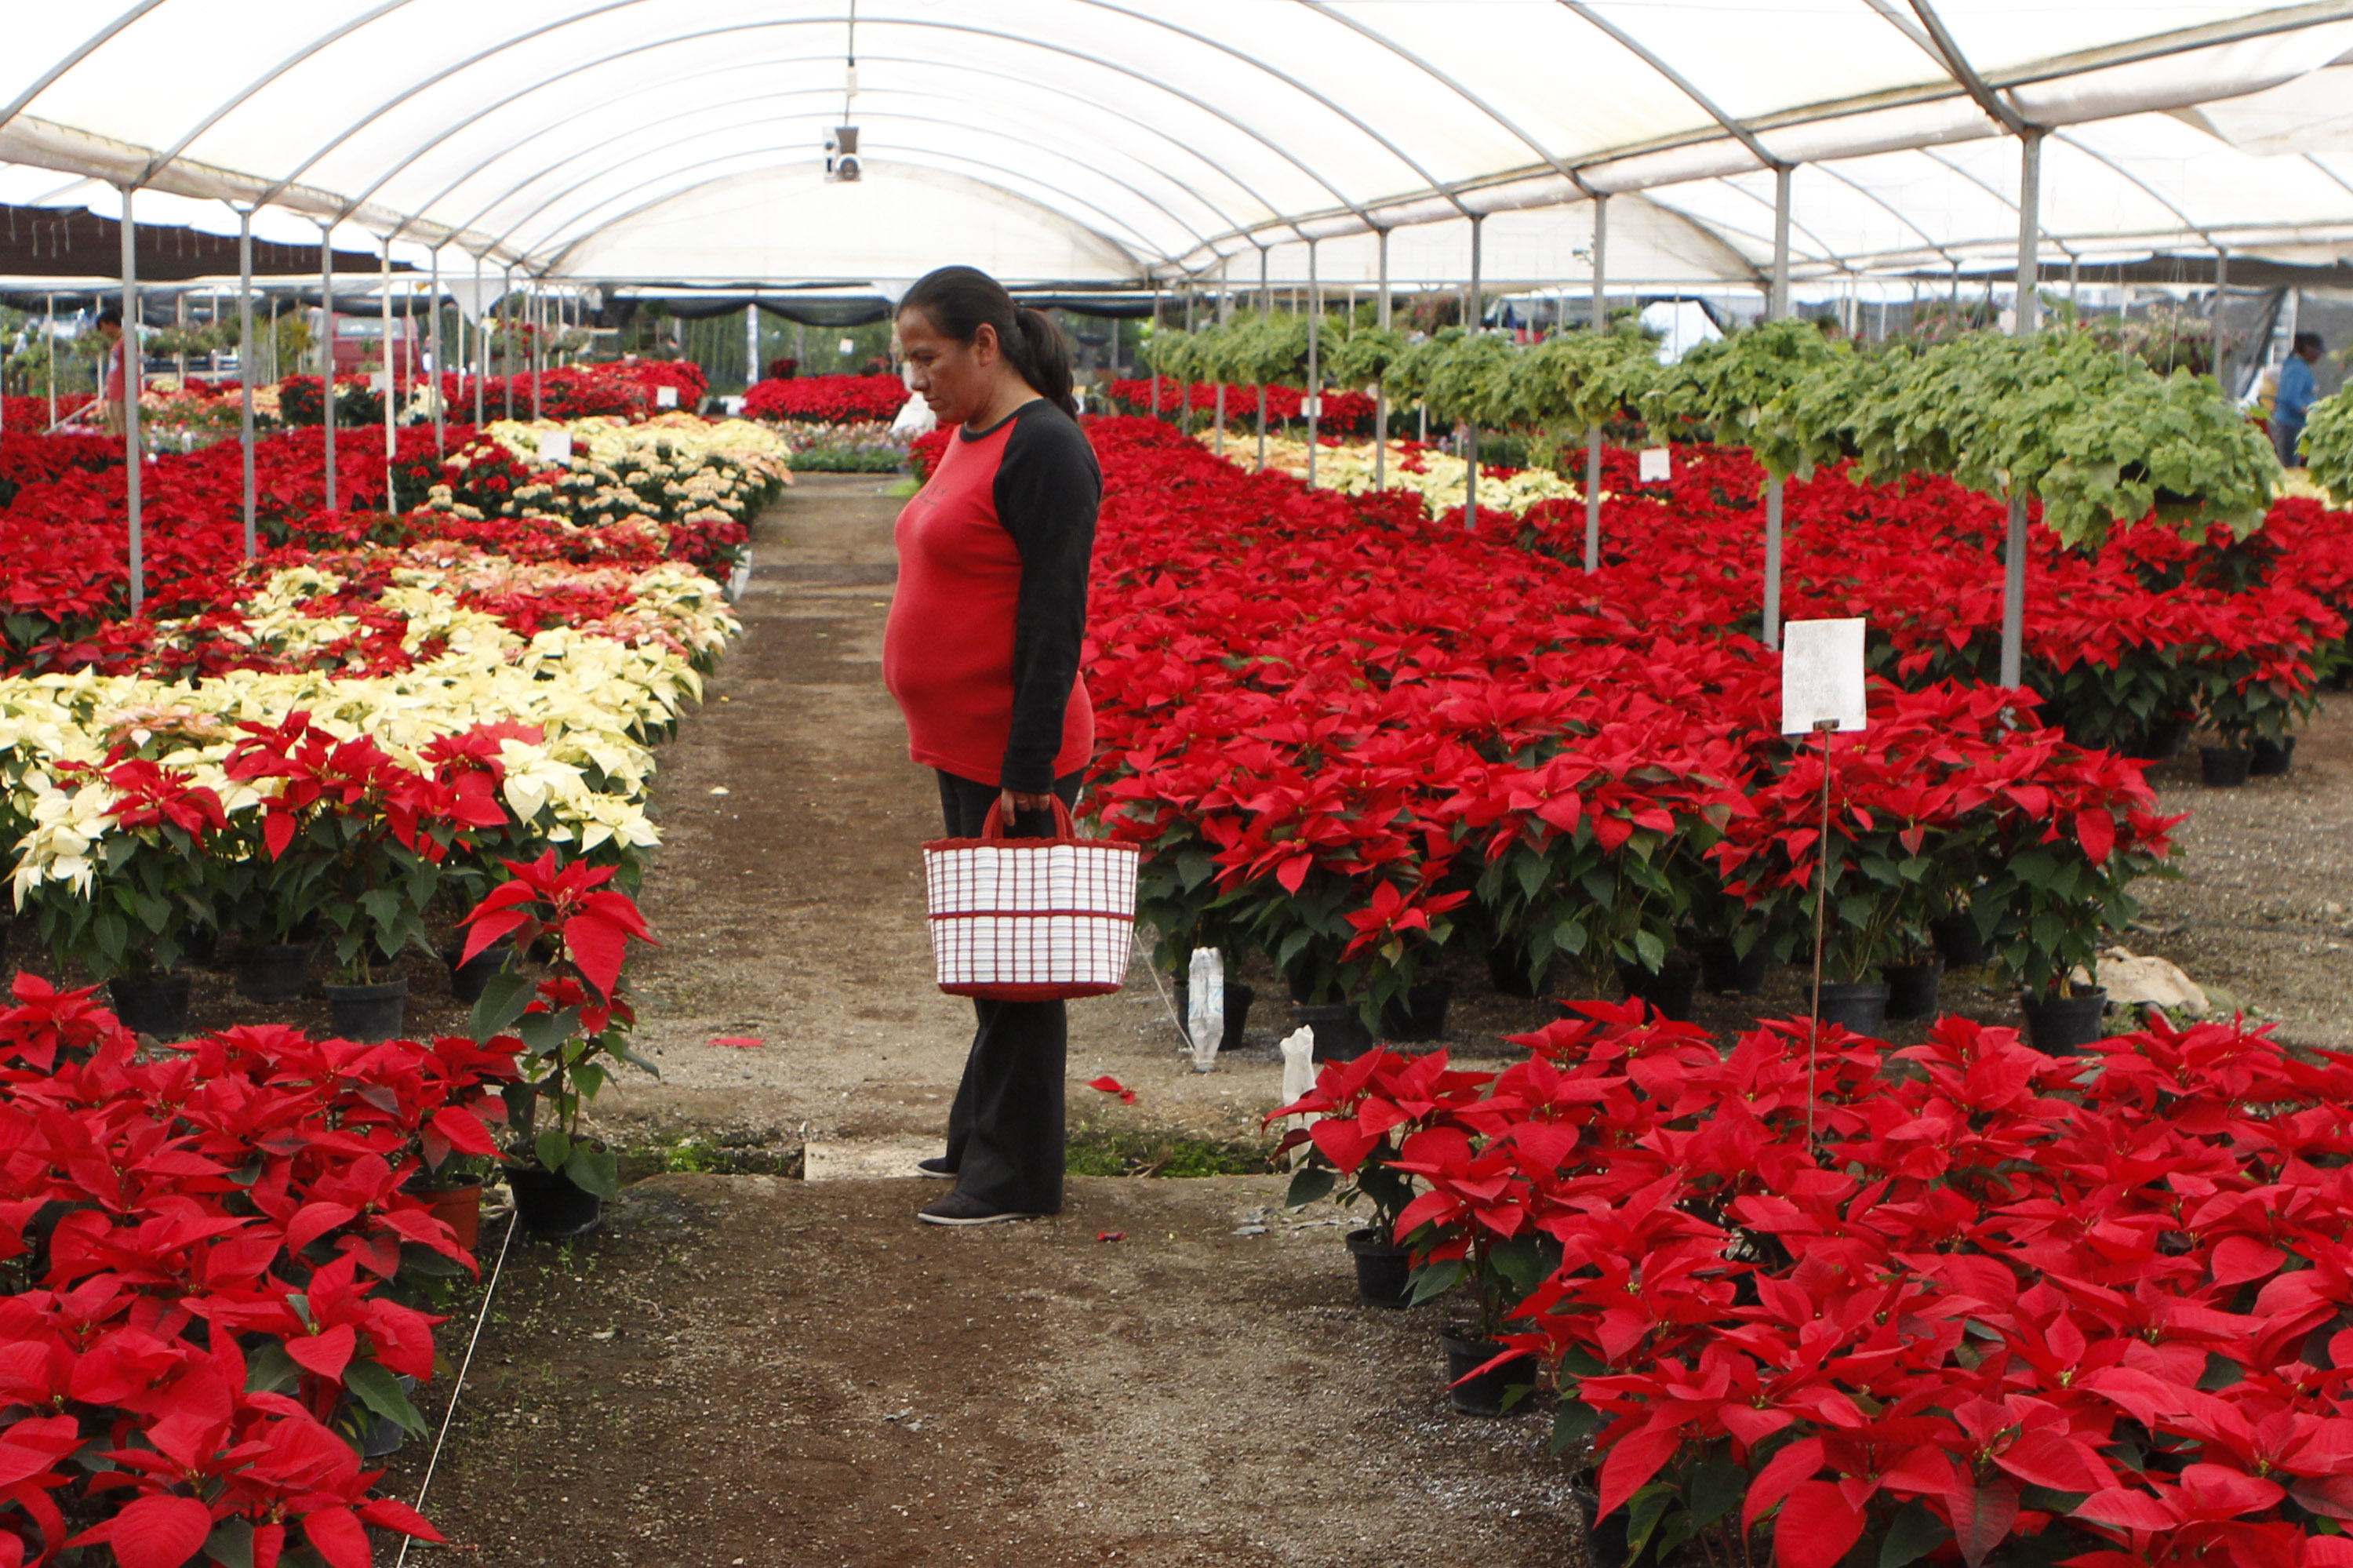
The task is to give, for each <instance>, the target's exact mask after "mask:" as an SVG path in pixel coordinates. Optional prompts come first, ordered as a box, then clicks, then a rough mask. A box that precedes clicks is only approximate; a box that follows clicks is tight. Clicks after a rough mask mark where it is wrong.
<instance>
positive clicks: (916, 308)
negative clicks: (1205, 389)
mask: <svg viewBox="0 0 2353 1568" xmlns="http://www.w3.org/2000/svg"><path fill="white" fill-rule="evenodd" d="M898 331H899V344H900V350H901V352H902V354H903V355H905V356H906V363H907V366H908V369H909V370H910V372H911V373H912V375H911V376H910V381H911V384H912V388H913V391H914V392H916V393H917V394H919V395H920V396H921V397H923V400H924V401H925V402H926V403H927V404H928V405H929V407H930V409H931V412H932V414H933V415H934V417H935V418H937V419H938V420H939V423H940V426H941V428H943V429H954V430H955V439H954V440H950V441H949V442H948V444H947V447H946V449H945V450H944V451H943V452H942V453H941V454H940V459H939V465H938V467H936V468H935V469H934V471H933V472H932V477H931V478H930V479H929V480H927V481H926V482H924V484H923V489H922V490H920V491H918V492H917V493H916V494H915V497H914V499H913V500H912V501H910V502H908V503H907V507H906V510H905V511H903V512H902V513H900V514H899V524H898V532H897V542H898V546H899V589H898V592H897V593H896V594H894V595H893V596H892V600H891V616H890V620H889V621H888V623H887V624H886V625H885V626H884V628H883V632H882V683H883V685H884V686H885V687H887V688H888V689H889V691H890V693H891V694H892V697H894V698H896V699H897V701H898V704H899V709H900V712H901V713H902V714H903V715H905V716H906V720H907V742H908V746H907V749H908V752H909V754H910V756H911V757H912V758H913V760H915V761H916V762H919V763H922V764H923V765H925V766H927V767H929V768H934V769H935V770H937V772H938V774H939V786H940V808H941V814H942V815H943V816H944V817H945V819H946V821H947V831H948V836H949V837H951V838H959V839H967V838H977V837H979V836H980V833H981V831H982V827H983V824H984V822H985V821H986V820H987V816H988V814H989V812H990V810H992V809H994V810H997V812H998V813H999V814H1000V816H1001V817H1002V819H1003V821H1004V825H1005V832H1006V833H1007V835H1008V837H1015V838H1028V837H1051V836H1053V832H1054V829H1055V826H1056V818H1055V812H1056V810H1057V809H1058V808H1062V809H1067V808H1068V807H1069V806H1070V805H1071V804H1072V803H1074V802H1075V801H1076V800H1078V793H1079V780H1080V777H1081V775H1082V773H1083V772H1084V771H1085V768H1086V765H1087V763H1088V761H1089V759H1090V758H1092V756H1093V752H1094V709H1093V707H1092V705H1090V703H1089V702H1088V700H1087V688H1086V683H1085V682H1084V681H1082V680H1081V679H1080V677H1079V654H1080V646H1081V643H1082V641H1083V640H1084V638H1085V636H1086V623H1087V569H1088V564H1089V562H1090V560H1091V558H1092V553H1093V549H1094V535H1095V510H1096V507H1097V506H1098V505H1099V504H1100V503H1101V502H1102V500H1103V471H1102V469H1101V468H1100V467H1099V466H1098V465H1097V464H1096V461H1095V454H1094V449H1093V448H1092V446H1090V445H1089V444H1088V442H1087V437H1086V432H1085V431H1084V430H1082V429H1080V428H1079V422H1078V405H1077V403H1076V401H1075V400H1074V399H1073V397H1072V396H1071V393H1072V387H1071V349H1070V344H1069V343H1068V342H1067V341H1065V340H1064V338H1063V336H1062V334H1061V332H1060V329H1058V328H1057V327H1056V326H1055V325H1054V323H1052V322H1050V321H1049V320H1047V319H1046V318H1045V317H1044V316H1043V315H1040V314H1039V313H1038V312H1036V311H1033V310H1025V309H1023V308H1022V307H1021V306H1019V305H1017V304H1016V303H1014V302H1013V297H1012V296H1011V295H1009V294H1008V293H1007V292H1006V291H1005V290H1004V288H1003V287H1002V286H1001V285H999V284H998V283H997V281H996V280H994V279H992V278H990V277H988V276H987V274H985V273H982V272H979V271H976V270H974V269H972V268H970V267H943V268H941V269H940V270H937V271H935V272H933V273H930V274H929V275H927V276H925V277H924V278H923V279H922V280H921V281H918V282H917V283H916V284H915V286H914V287H913V288H912V289H910V290H908V291H907V292H906V294H905V295H904V296H903V297H902V300H901V302H900V305H899V320H898ZM973 1005H974V1007H975V1009H976V1012H977V1013H978V1015H979V1016H978V1020H977V1023H978V1027H977V1029H976V1032H975V1033H974V1035H973V1042H972V1054H971V1055H970V1057H969V1058H968V1059H967V1060H966V1061H965V1069H964V1081H963V1083H962V1085H961V1086H959V1087H958V1088H957V1089H956V1097H955V1105H954V1106H953V1107H950V1109H949V1111H948V1139H947V1152H946V1153H945V1154H944V1155H940V1156H937V1157H935V1158H934V1159H930V1160H921V1161H919V1162H918V1167H919V1169H920V1170H921V1171H923V1174H925V1175H927V1176H936V1177H941V1178H944V1179H948V1180H953V1181H955V1191H954V1192H950V1193H948V1194H947V1195H946V1196H945V1197H944V1198H940V1199H937V1200H935V1201H934V1202H930V1203H927V1204H925V1205H924V1206H923V1210H922V1212H921V1213H920V1214H919V1216H918V1217H919V1218H920V1219H921V1220H923V1223H925V1224H934V1225H985V1224H992V1223H994V1222H996V1221H999V1220H1018V1219H1027V1218H1031V1217H1035V1216H1038V1215H1041V1214H1051V1213H1060V1210H1061V1207H1062V1159H1063V1122H1062V1087H1063V1084H1062V1080H1063V1073H1064V1068H1065V1065H1066V1063H1065V1058H1066V1056H1067V1054H1068V1051H1069V1023H1068V1019H1067V1017H1066V1015H1065V1013H1064V1012H1063V1003H1061V1002H1060V1001H989V1000H976V1001H975V1002H974V1004H973Z"/></svg>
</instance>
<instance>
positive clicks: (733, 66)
mask: <svg viewBox="0 0 2353 1568" xmlns="http://www.w3.org/2000/svg"><path fill="white" fill-rule="evenodd" d="M812 58H813V57H812ZM862 58H867V59H876V60H882V61H885V62H889V63H894V64H913V65H920V66H926V67H932V68H934V69H952V70H961V71H963V72H965V74H967V75H974V76H987V77H991V78H994V79H999V80H1004V81H1011V82H1017V83H1018V84H1020V85H1021V86H1023V87H1025V88H1028V89H1029V90H1033V91H1044V92H1050V93H1053V94H1054V95H1056V96H1057V97H1061V98H1067V99H1069V100H1070V101H1072V102H1074V103H1077V104H1080V105H1082V106H1083V107H1085V108H1086V109H1088V110H1090V111H1092V112H1094V113H1097V114H1105V115H1109V116H1111V117H1112V118H1113V119H1115V120H1119V121H1123V122H1125V123H1127V124H1130V125H1133V126H1134V127H1135V128H1136V129H1137V130H1139V131H1142V132H1145V134H1146V135H1148V136H1151V137H1154V138H1155V139H1157V140H1158V141H1161V142H1164V143H1167V145H1168V146H1170V147H1172V148H1174V149H1176V151H1177V152H1179V153H1181V154H1185V155H1186V156H1187V157H1190V158H1192V159H1193V160H1194V161H1196V162H1198V163H1199V164H1203V165H1204V166H1205V167H1208V168H1209V169H1211V170H1213V171H1215V172H1216V173H1217V174H1218V175H1219V176H1220V177H1221V178H1224V179H1227V180H1230V181H1232V183H1233V185H1234V187H1235V188H1236V189H1238V190H1240V192H1241V193H1242V194H1243V195H1244V196H1249V197H1250V199H1251V200H1253V201H1255V202H1257V203H1258V204H1259V206H1260V207H1263V208H1264V209H1265V210H1266V211H1268V212H1270V213H1272V212H1276V211H1278V210H1279V209H1278V208H1277V207H1275V205H1274V204H1273V203H1272V202H1271V201H1269V200H1267V199H1266V197H1265V196H1262V195H1261V194H1260V193H1259V192H1258V191H1257V190H1256V189H1255V188H1253V187H1252V186H1251V185H1249V184H1248V183H1247V182H1245V181H1243V180H1241V179H1240V178H1238V177H1237V176H1235V175H1232V174H1230V173H1229V172H1227V171H1226V170H1224V169H1222V168H1219V166H1218V165H1217V164H1213V163H1211V162H1210V161H1209V160H1208V158H1207V157H1204V156H1203V155H1202V154H1198V153H1196V152H1194V151H1193V150H1192V149H1191V148H1189V147H1187V146H1186V145H1185V143H1182V142H1180V141H1178V140H1177V139H1176V137H1174V136H1171V135H1170V134H1169V133H1168V132H1166V131H1163V130H1161V129H1159V128H1158V127H1156V126H1155V125H1152V124H1150V123H1149V122H1145V121H1144V120H1140V119H1138V118H1137V117H1135V116H1134V115H1132V114H1129V113H1127V112H1125V111H1122V110H1118V109H1114V108H1113V107H1111V106H1110V105H1108V104H1103V103H1099V102H1097V101H1094V100H1093V99H1091V98H1085V97H1082V96H1081V95H1080V94H1078V93H1075V92H1071V91H1070V90H1067V89H1062V88H1056V87H1050V86H1046V85H1044V84H1042V83H1038V82H1034V81H1031V80H1030V79H1028V78H1026V77H1017V76H1014V75H1012V74H1010V73H1009V72H1004V71H997V70H990V69H986V68H983V67H977V66H947V65H943V64H942V63H941V62H939V61H936V60H917V59H914V58H912V57H909V56H901V55H867V56H864V57H862ZM768 64H769V62H766V61H754V62H749V63H747V62H744V61H740V60H739V61H733V62H731V63H730V64H729V65H728V66H726V67H725V68H723V71H705V72H699V73H696V74H695V75H692V76H687V77H682V78H680V79H679V83H684V82H692V81H696V80H700V79H703V78H705V77H710V76H717V75H721V74H723V73H724V71H733V70H744V69H763V68H765V66H767V65H768ZM664 85H666V86H675V85H678V83H667V84H664ZM538 90H539V88H537V87H533V88H532V89H529V90H528V91H531V92H536V91H538ZM812 90H814V89H812ZM826 91H828V92H831V91H832V89H829V88H828V89H826ZM870 91H891V92H907V93H910V94H911V95H913V94H916V93H917V90H914V89H902V88H888V89H870ZM921 95H922V96H928V97H940V98H944V97H946V96H948V95H946V94H944V93H923V94H921ZM521 96H523V95H522V94H518V95H517V97H521ZM513 101H515V99H512V98H511V99H507V100H502V101H501V102H500V103H498V104H495V105H493V106H491V110H486V111H484V112H486V113H487V112H493V111H496V110H497V109H501V108H504V107H506V106H507V105H508V104H509V103H512V102H513ZM749 101H753V100H750V99H729V100H727V102H729V103H739V102H749ZM706 107H707V106H706ZM599 109H600V106H598V105H595V104H591V105H589V106H588V107H586V108H584V109H580V110H577V111H574V112H573V113H571V114H567V115H565V116H564V117H563V118H562V119H560V120H556V121H554V122H550V123H547V124H543V125H542V126H540V127H538V128H537V129H536V130H534V131H533V133H532V135H531V136H529V137H526V138H524V139H523V140H522V141H521V142H517V143H512V144H511V145H509V146H507V147H504V148H501V150H500V151H498V152H496V153H493V154H491V155H490V156H489V157H487V158H485V159H483V160H482V161H481V162H480V163H478V164H474V165H473V166H472V167H471V168H469V169H468V170H467V171H466V172H465V173H464V174H462V175H459V176H458V177H457V178H456V179H454V180H452V181H450V182H449V183H448V185H444V186H442V187H441V188H440V189H439V190H438V191H436V192H435V193H434V194H433V195H432V196H429V197H427V199H426V201H425V202H424V203H423V204H422V205H421V207H420V209H419V210H421V211H430V210H431V209H432V208H433V207H437V206H438V205H439V204H440V203H441V202H443V201H444V200H446V199H448V196H450V194H451V193H452V192H454V191H456V190H458V189H459V187H460V186H462V185H465V184H466V183H467V182H468V181H470V180H471V179H473V178H474V177H475V176H476V175H480V174H481V173H482V172H483V171H484V170H486V169H488V168H490V167H491V165H492V164H496V163H498V162H499V161H500V160H501V159H502V158H507V157H512V156H513V155H514V154H516V153H518V152H519V151H521V150H522V148H523V147H526V146H528V145H529V144H530V143H532V142H533V141H535V140H537V139H538V138H539V137H541V136H543V135H548V134H551V133H553V132H556V131H558V130H560V129H562V128H563V127H564V126H566V125H569V124H571V123H572V122H575V121H576V120H582V119H586V118H588V117H590V116H592V115H595V114H596V113H597V112H599ZM447 139H448V138H447V137H446V136H444V137H438V138H436V139H435V143H434V144H435V145H437V146H438V145H439V144H440V143H441V142H443V141H446V140H447ZM422 155H423V154H416V155H414V156H412V157H410V158H408V159H406V160H404V161H403V162H402V164H400V168H406V167H407V166H408V165H409V164H413V163H414V162H415V161H416V158H417V157H418V156H422ZM398 173H399V169H396V170H394V171H393V172H392V173H390V174H386V175H385V176H384V177H383V178H382V179H379V180H378V181H377V182H376V183H375V185H370V186H369V187H368V188H367V189H366V190H365V191H364V192H362V193H361V195H360V196H359V197H358V198H357V199H358V200H359V201H360V202H363V203H364V202H366V201H367V200H368V199H369V198H370V197H372V196H375V193H376V192H377V191H378V190H381V189H382V188H383V187H384V185H385V184H386V183H387V182H388V181H390V180H391V179H393V178H394V177H395V176H396V175H397V174H398ZM1158 173H1159V174H1160V175H1161V176H1162V177H1163V178H1165V179H1166V180H1167V181H1168V182H1169V183H1170V184H1171V185H1176V187H1177V188H1178V189H1180V190H1182V191H1184V192H1185V194H1186V195H1187V196H1191V197H1192V198H1193V199H1194V200H1196V201H1198V202H1199V203H1200V204H1201V205H1202V206H1203V207H1207V208H1208V209H1209V210H1210V211H1211V212H1214V213H1217V214H1219V216H1220V217H1228V220H1229V221H1231V220H1230V217H1229V215H1227V214H1226V212H1225V210H1224V208H1223V207H1221V205H1220V204H1219V203H1218V202H1216V201H1213V200H1211V199H1210V198H1209V197H1208V196H1205V195H1204V194H1202V193H1201V192H1200V191H1199V190H1198V189H1196V188H1195V187H1194V186H1193V185H1190V184H1189V183H1187V181H1184V180H1180V179H1178V178H1177V177H1176V175H1173V174H1171V173H1169V172H1168V170H1166V168H1162V169H1159V170H1158ZM409 221H410V222H411V223H413V222H415V221H416V220H415V219H413V218H412V219H410V220H409ZM407 227H408V225H407V224H403V225H402V226H401V228H396V229H394V230H393V233H394V235H395V236H398V235H399V234H401V233H402V232H404V231H405V230H406V228H407Z"/></svg>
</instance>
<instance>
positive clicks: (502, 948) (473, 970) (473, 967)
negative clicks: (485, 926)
mask: <svg viewBox="0 0 2353 1568" xmlns="http://www.w3.org/2000/svg"><path fill="white" fill-rule="evenodd" d="M465 950H466V949H465V948H450V949H449V950H448V952H446V953H444V954H442V955H441V961H442V962H443V963H445V964H448V966H449V994H450V995H451V996H454V997H456V998H457V999H458V1000H459V1001H462V1002H464V1003H466V1004H467V1005H468V1006H472V1005H473V1004H474V1003H475V1002H478V1001H481V1000H482V991H483V990H484V989H485V988H487V987H488V986H489V985H490V983H491V976H492V975H494V974H496V973H498V972H499V971H500V970H501V969H504V968H506V967H507V960H508V959H512V958H513V957H514V944H513V943H512V942H493V943H491V945H490V946H489V947H487V948H483V949H482V950H481V951H480V952H479V953H476V954H475V955H474V956H473V957H472V958H470V959H466V960H465V961H464V962H462V963H461V962H459V954H460V953H463V952H464V951H465Z"/></svg>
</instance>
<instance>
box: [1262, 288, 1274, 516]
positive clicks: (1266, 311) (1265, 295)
mask: <svg viewBox="0 0 2353 1568" xmlns="http://www.w3.org/2000/svg"><path fill="white" fill-rule="evenodd" d="M1266 249H1267V248H1266V247H1265V246H1263V245H1261V246H1260V247H1259V248H1258V299H1259V313H1260V314H1261V315H1266V316H1271V315H1272V314H1274V290H1273V288H1272V287H1271V285H1270V284H1269V283H1268V282H1267V281H1266ZM1258 471H1259V472H1261V473H1264V472H1265V471H1266V383H1265V382H1264V381H1261V382H1260V383H1259V384H1258Z"/></svg>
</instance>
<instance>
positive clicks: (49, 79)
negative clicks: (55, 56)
mask: <svg viewBox="0 0 2353 1568" xmlns="http://www.w3.org/2000/svg"><path fill="white" fill-rule="evenodd" d="M163 4H164V0H139V3H138V4H137V5H133V6H132V7H131V9H129V10H128V11H125V12H123V13H122V15H121V16H117V17H116V18H114V20H113V21H111V22H109V23H108V24H107V25H106V26H103V27H100V29H99V30H98V31H97V32H95V33H92V34H91V35H90V37H87V38H85V39H83V40H82V43H81V45H80V47H79V48H75V49H73V50H71V51H69V53H68V54H67V55H66V58H63V59H61V60H59V61H58V63H57V64H55V65H53V66H51V67H50V68H49V69H47V70H45V71H43V72H42V73H41V74H40V77H39V78H38V79H37V80H35V81H34V83H33V85H32V86H30V87H28V88H26V90H24V91H22V92H20V93H18V94H17V95H16V102H14V103H11V104H9V105H8V106H7V107H6V108H5V109H0V125H5V124H7V123H8V122H10V121H12V120H14V119H16V116H18V115H19V114H22V113H24V112H25V111H26V108H28V107H29V106H30V105H31V103H32V101H33V100H35V99H37V98H38V97H40V96H41V94H43V93H45V92H47V91H48V90H49V89H51V88H53V87H55V86H56V85H57V84H58V81H59V80H60V79H63V78H64V77H65V76H66V74H67V73H68V72H69V71H71V70H72V69H74V68H75V67H76V66H78V65H79V64H81V62H82V61H84V60H86V59H88V58H90V56H92V55H94V54H96V53H98V51H99V50H100V49H102V48H106V46H107V45H108V44H109V43H111V42H112V41H113V40H114V38H115V37H117V36H118V35H119V34H121V33H122V32H124V31H126V30H127V29H129V28H130V27H131V26H133V25H134V24H136V23H137V22H139V21H141V20H142V18H144V17H145V16H146V15H147V14H148V13H149V12H150V11H153V10H154V9H155V8H156V7H157V6H159V5H163Z"/></svg>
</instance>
